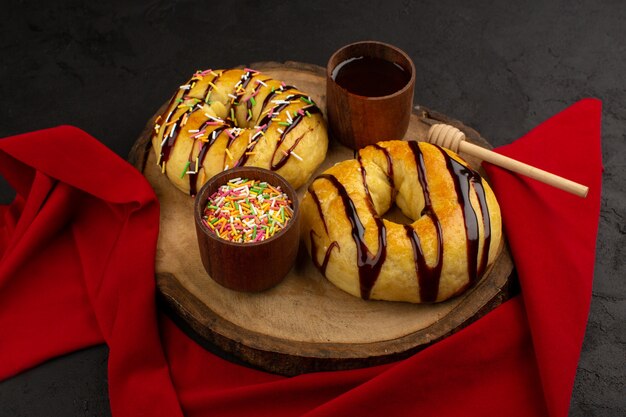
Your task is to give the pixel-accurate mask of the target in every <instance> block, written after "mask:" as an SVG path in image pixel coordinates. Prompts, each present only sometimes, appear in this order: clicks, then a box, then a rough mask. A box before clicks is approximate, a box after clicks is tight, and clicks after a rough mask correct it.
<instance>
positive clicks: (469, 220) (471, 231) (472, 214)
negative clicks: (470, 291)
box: [440, 148, 491, 285]
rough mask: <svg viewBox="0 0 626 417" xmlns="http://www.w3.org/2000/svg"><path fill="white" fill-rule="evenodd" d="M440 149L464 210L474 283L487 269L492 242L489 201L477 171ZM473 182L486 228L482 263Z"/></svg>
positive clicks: (469, 272) (469, 259) (468, 252)
mask: <svg viewBox="0 0 626 417" xmlns="http://www.w3.org/2000/svg"><path fill="white" fill-rule="evenodd" d="M440 150H441V153H442V154H443V155H444V157H445V159H446V166H447V168H448V171H449V172H450V175H451V176H452V179H453V180H454V186H455V188H456V194H457V196H458V202H459V205H460V206H461V210H462V211H463V219H464V224H465V235H466V238H467V273H468V275H469V283H470V285H472V284H473V283H475V282H476V280H477V278H478V277H479V276H480V275H482V273H483V271H484V269H485V266H486V263H487V257H488V256H489V243H490V242H491V224H490V220H489V211H488V208H487V202H486V200H485V190H484V188H483V186H482V183H481V178H480V175H478V173H477V172H475V171H473V170H472V169H471V168H468V167H466V166H464V165H462V164H461V163H459V162H458V161H456V160H454V159H453V158H451V157H450V156H449V155H448V154H447V153H446V152H445V151H444V150H443V149H441V148H440ZM472 183H473V184H474V189H475V190H476V194H477V196H478V201H479V203H480V208H481V211H482V214H483V223H484V229H485V244H484V249H483V254H482V257H481V259H480V263H479V262H478V242H479V239H478V238H479V231H480V230H479V228H478V216H477V215H476V211H475V210H474V208H473V207H472V203H471V201H470V190H471V188H472ZM478 184H480V185H479V186H477V185H478Z"/></svg>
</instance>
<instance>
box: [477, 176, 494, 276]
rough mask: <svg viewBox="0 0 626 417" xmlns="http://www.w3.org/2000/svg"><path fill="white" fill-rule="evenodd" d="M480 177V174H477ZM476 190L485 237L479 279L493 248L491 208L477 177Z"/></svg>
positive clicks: (479, 266)
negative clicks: (490, 247) (490, 249)
mask: <svg viewBox="0 0 626 417" xmlns="http://www.w3.org/2000/svg"><path fill="white" fill-rule="evenodd" d="M477 175H478V174H477ZM474 190H475V191H476V195H477V196H478V203H479V204H480V211H481V212H482V217H483V229H484V230H483V235H484V237H485V241H484V242H483V253H482V255H481V256H480V262H479V263H478V272H477V274H478V277H480V276H481V275H482V274H483V273H484V272H485V269H486V268H487V261H488V260H489V246H491V218H490V217H489V207H488V206H487V199H486V197H485V187H483V183H482V180H481V179H480V177H477V178H476V180H475V181H474Z"/></svg>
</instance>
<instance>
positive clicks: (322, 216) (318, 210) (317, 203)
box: [307, 186, 328, 234]
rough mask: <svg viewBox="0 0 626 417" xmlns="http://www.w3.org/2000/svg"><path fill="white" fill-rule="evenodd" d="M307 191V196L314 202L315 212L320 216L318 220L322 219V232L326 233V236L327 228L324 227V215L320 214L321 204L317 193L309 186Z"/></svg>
mask: <svg viewBox="0 0 626 417" xmlns="http://www.w3.org/2000/svg"><path fill="white" fill-rule="evenodd" d="M307 191H308V192H309V194H310V195H311V198H312V199H313V201H314V202H315V205H316V206H317V212H318V214H319V215H320V219H322V223H323V224H324V230H325V231H326V234H328V226H327V225H326V219H325V218H324V213H323V212H322V203H321V202H320V199H319V197H318V196H317V193H316V192H315V190H313V187H311V186H309V188H308V190H307Z"/></svg>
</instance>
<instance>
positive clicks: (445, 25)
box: [0, 0, 626, 417]
mask: <svg viewBox="0 0 626 417" xmlns="http://www.w3.org/2000/svg"><path fill="white" fill-rule="evenodd" d="M52 3H53V2H50V4H52ZM54 3H55V5H54V6H38V5H32V4H30V3H29V2H18V1H15V2H10V4H7V5H5V7H4V8H3V14H4V15H3V16H2V19H0V54H1V59H0V80H1V81H0V137H3V136H7V135H11V134H16V133H21V132H26V131H32V130H35V129H40V128H45V127H50V126H54V125H58V124H65V123H69V124H74V125H76V126H78V127H81V128H83V129H85V130H86V131H88V132H89V133H91V134H92V135H94V136H95V137H97V138H99V139H100V140H101V141H102V142H104V143H105V144H106V145H107V146H109V147H110V148H111V149H113V150H114V151H115V152H116V153H118V154H119V155H121V156H122V157H126V155H127V153H128V151H129V150H130V147H131V145H132V143H133V141H134V140H135V138H136V137H137V136H138V134H139V133H140V132H141V130H142V128H143V126H144V124H145V122H146V120H147V119H148V118H149V117H150V116H151V115H152V114H153V113H154V111H155V110H156V109H157V107H159V105H160V104H161V103H163V102H164V101H165V100H166V98H168V97H169V95H170V94H171V92H172V91H173V90H172V89H173V88H175V86H177V85H179V84H180V82H181V81H182V80H185V79H186V77H187V76H188V75H189V74H190V73H191V72H192V71H194V70H195V69H198V68H205V67H214V68H215V67H229V66H234V65H238V64H243V63H247V62H255V61H267V60H274V61H284V60H294V61H303V62H310V63H314V64H318V65H324V64H325V62H326V60H327V59H328V57H329V56H330V54H331V53H332V52H333V51H334V50H335V49H337V48H338V47H340V46H342V45H344V44H346V43H349V42H352V41H356V40H362V39H376V40H381V41H385V42H389V43H392V44H395V45H397V46H399V47H401V48H402V49H404V50H405V51H406V52H407V53H408V54H409V55H410V56H411V57H412V58H413V59H414V61H415V64H416V67H417V70H418V74H417V82H416V94H415V101H416V103H420V104H423V105H425V106H427V107H430V108H432V109H436V110H438V111H440V112H443V113H445V114H448V115H450V116H452V117H455V118H457V119H460V120H462V121H464V122H465V123H466V124H468V125H470V126H472V127H474V128H476V129H477V130H478V131H480V132H481V133H482V134H483V136H484V137H486V138H488V139H489V140H490V141H491V143H492V144H494V145H496V146H497V145H502V144H506V143H509V142H510V141H512V140H513V139H515V138H516V137H518V136H520V135H522V134H524V133H525V132H526V131H528V130H529V129H531V128H532V127H534V126H535V125H537V124H539V123H540V122H542V121H543V120H545V119H547V118H548V117H550V116H551V115H553V114H554V113H556V112H558V111H560V110H562V109H564V108H565V107H567V106H568V105H569V104H572V103H573V102H575V101H576V100H578V99H580V98H582V97H589V96H592V97H598V98H600V99H602V100H603V102H604V110H603V111H604V113H603V126H602V129H603V158H604V165H605V173H604V184H603V197H602V212H601V219H600V230H599V236H598V251H597V262H596V271H595V280H594V285H593V300H592V304H591V313H590V317H589V325H588V328H587V333H586V338H585V343H584V346H583V352H582V355H581V359H580V365H579V368H578V374H577V377H576V384H575V387H574V393H573V397H572V403H571V409H570V416H618V415H624V414H625V413H626V395H624V394H625V392H626V386H625V384H626V363H625V362H626V282H625V281H624V278H623V275H624V272H626V268H625V267H624V262H625V261H624V259H625V258H626V253H625V250H626V249H625V248H626V197H625V194H626V193H625V188H626V181H625V178H626V162H624V156H625V155H626V152H625V151H626V137H625V133H624V132H625V128H626V123H625V120H626V105H625V103H626V84H625V83H624V80H623V76H624V74H626V5H624V4H623V2H621V1H612V2H598V1H565V0H563V1H554V2H545V1H533V2H518V1H508V2H496V1H474V2H466V1H449V2H445V4H444V2H440V1H423V2H419V3H417V2H415V3H414V2H409V1H402V2H401V1H391V0H387V1H384V2H380V3H377V4H376V7H374V6H373V5H372V6H371V7H365V5H364V4H362V3H361V2H358V1H356V0H352V1H333V2H323V3H322V2H298V3H295V2H288V1H283V2H279V3H276V4H270V3H269V2H258V1H257V2H253V1H245V2H241V1H227V2H221V3H219V6H217V5H216V4H217V3H210V5H209V3H206V4H205V5H203V6H202V5H200V4H197V3H192V2H183V1H172V0H164V1H149V2H145V3H144V4H142V5H130V4H126V2H123V1H116V2H111V3H114V4H113V5H111V4H110V3H109V2H94V3H93V4H91V3H87V2H83V1H62V2H61V1H59V2H54ZM115 3H116V4H115ZM368 5H369V4H368ZM209 10H212V12H211V11H209ZM268 15H270V16H271V17H269V18H267V17H266V18H263V16H268ZM268 20H269V21H270V22H271V24H270V25H265V24H263V23H264V22H265V21H268ZM11 195H12V193H11V191H10V190H9V189H8V188H7V187H6V185H4V184H3V183H2V184H0V202H3V203H7V202H8V201H10V198H11ZM1 331H2V330H1V329H0V336H4V335H2V333H1ZM106 358H107V350H106V348H105V347H96V348H92V349H88V350H85V351H81V352H77V353H74V354H71V355H68V356H66V357H63V358H58V359H55V360H53V361H51V362H49V363H46V364H44V365H42V366H40V367H38V368H35V369H33V370H31V371H28V372H25V373H23V374H21V375H19V376H17V377H15V378H12V379H10V380H8V381H5V382H2V383H0V416H2V417H5V416H7V417H9V416H11V417H12V416H50V415H55V416H105V415H109V414H110V412H109V409H108V400H107V387H106ZM0 360H1V358H0Z"/></svg>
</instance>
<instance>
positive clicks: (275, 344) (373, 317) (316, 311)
mask: <svg viewBox="0 0 626 417" xmlns="http://www.w3.org/2000/svg"><path fill="white" fill-rule="evenodd" d="M250 66H251V67H252V68H255V69H257V70H260V71H262V72H264V73H266V74H267V75H269V76H271V77H273V78H275V79H278V80H282V81H285V82H286V83H288V84H291V85H296V86H298V88H299V89H301V90H303V91H305V92H307V93H309V94H310V95H311V97H312V98H313V99H314V100H315V102H316V103H317V104H318V106H319V107H320V108H321V109H322V111H325V108H326V97H325V75H324V74H325V73H324V69H323V68H321V67H318V66H313V65H308V64H302V63H296V62H287V63H284V64H281V63H273V62H264V63H257V64H251V65H250ZM164 106H165V105H164ZM161 110H162V109H161ZM161 110H159V111H158V112H157V114H160V112H161ZM428 119H435V120H440V121H443V122H445V123H449V124H452V125H454V126H456V127H457V128H459V129H461V130H462V131H463V132H464V133H465V134H466V135H467V137H468V140H470V141H471V142H473V143H476V144H478V145H481V146H484V147H490V146H489V144H488V142H487V141H485V140H484V139H483V138H481V137H480V135H479V134H478V133H477V132H476V131H475V130H473V129H471V128H468V127H467V126H465V125H463V124H462V123H461V122H458V121H455V120H453V119H450V118H449V117H446V116H444V115H442V114H439V113H437V112H434V111H431V110H428V109H426V108H422V107H416V108H415V110H414V112H413V115H412V116H411V121H410V125H409V129H408V132H407V134H406V136H405V139H418V140H420V139H423V138H424V137H425V135H426V132H427V131H428V128H429V124H428V123H427V121H428ZM152 127H153V120H150V121H149V122H148V124H147V125H146V128H145V130H144V131H143V133H142V134H141V136H140V137H139V138H138V140H137V142H136V143H135V145H134V147H133V149H132V151H131V153H130V156H129V159H130V161H131V163H132V164H134V165H135V166H136V167H137V168H138V169H139V170H140V171H141V172H142V173H143V174H144V175H145V177H146V178H147V179H148V181H149V182H150V184H151V185H152V187H153V188H154V190H155V192H156V194H157V196H158V199H159V201H160V204H161V221H160V231H159V239H158V243H157V255H156V283H157V290H158V294H159V296H160V298H161V300H163V301H164V305H165V307H166V308H167V310H168V311H169V312H170V313H171V314H172V315H173V316H174V318H175V319H176V320H177V321H178V322H179V323H181V324H183V325H184V326H183V327H185V328H187V329H188V330H191V331H192V333H195V334H194V336H195V337H196V340H199V341H200V342H201V344H203V345H205V346H206V347H208V348H209V349H211V350H213V351H215V348H216V347H217V348H218V351H222V352H225V353H226V356H227V357H230V358H235V359H236V360H240V361H242V362H243V363H246V364H250V365H252V366H255V367H258V368H261V369H263V370H267V371H270V372H275V373H279V374H282V375H297V374H301V373H306V372H314V371H325V370H339V369H351V368H357V367H364V366H370V365H377V364H382V363H388V362H391V361H394V360H399V359H402V358H405V357H408V356H409V355H411V354H413V353H415V352H417V351H418V350H420V349H423V348H424V347H426V346H428V345H430V344H432V343H434V342H436V341H438V340H441V339H443V338H444V337H446V336H448V335H450V334H452V333H454V332H455V331H457V330H459V329H461V328H462V327H464V326H466V325H468V324H469V323H471V322H472V321H474V320H476V319H478V318H479V317H481V316H482V315H484V314H486V313H487V312H489V311H490V310H492V309H493V308H494V307H496V306H498V305H499V304H501V303H502V302H503V301H504V300H506V299H507V298H509V295H510V291H511V283H512V281H513V279H512V278H511V274H512V270H513V263H512V260H511V257H510V254H509V252H508V250H507V248H506V247H502V248H500V252H499V255H498V257H497V259H496V261H495V263H494V265H493V266H492V267H491V268H490V269H489V270H488V271H487V273H486V275H485V276H484V277H483V279H482V280H481V281H480V282H479V283H478V284H477V285H476V286H475V287H473V288H471V289H470V290H468V291H467V292H465V293H464V294H462V295H461V296H459V297H456V298H454V299H451V300H448V301H446V302H443V303H438V304H425V305H414V304H408V303H394V302H386V301H364V300H361V299H358V298H355V297H353V296H351V295H348V294H346V293H344V292H343V291H341V290H339V289H338V288H336V287H335V286H334V285H333V284H331V283H330V282H329V281H327V280H326V279H325V278H324V277H323V276H322V275H321V274H320V273H319V272H318V270H317V269H316V268H315V267H314V266H313V263H312V261H311V259H310V257H309V256H308V254H307V253H306V251H305V250H303V246H304V245H301V248H300V253H299V256H298V259H297V262H296V265H295V266H294V268H293V269H292V270H291V272H290V273H289V275H288V276H287V277H286V278H285V280H284V281H283V282H282V283H281V284H280V285H278V286H277V287H275V288H273V289H271V290H268V291H265V292H262V293H257V294H248V293H239V292H235V291H231V290H228V289H226V288H223V287H221V286H220V285H218V284H216V283H215V282H214V281H213V280H211V279H210V277H209V276H208V275H207V273H206V272H205V270H204V268H203V267H202V263H201V261H200V256H199V252H198V246H197V240H196V235H195V228H194V223H193V198H191V197H189V196H188V195H185V194H184V193H182V192H181V191H179V190H178V189H176V188H175V187H174V186H173V185H172V184H170V183H169V181H168V180H167V178H166V177H165V176H164V175H162V174H161V173H160V170H159V169H158V167H157V165H156V159H155V157H154V153H153V152H152V150H151V144H150V140H149V139H150V134H151V131H152ZM462 156H463V157H465V158H466V160H467V161H468V162H469V163H470V164H471V165H472V166H473V167H474V168H475V169H478V170H479V171H480V172H481V174H483V175H484V171H482V169H481V168H480V164H479V161H476V160H473V159H472V158H470V157H468V156H467V155H462ZM352 157H353V151H352V150H350V149H348V148H345V147H343V146H341V145H340V144H338V143H337V142H336V141H333V140H332V138H331V143H330V146H329V150H328V154H327V158H326V161H325V162H324V163H323V164H322V166H320V167H319V169H318V172H317V173H316V175H317V174H319V173H321V172H322V171H324V170H325V169H327V168H328V167H330V166H332V165H333V164H335V163H336V162H339V161H342V160H344V159H350V158H352ZM306 188H307V187H301V188H300V190H299V195H300V197H302V196H303V194H304V191H305V190H306ZM385 217H386V218H389V219H390V220H394V219H396V220H399V217H401V214H399V211H395V212H394V213H390V214H388V215H386V216H385ZM276 256H280V254H276ZM268 262H271V259H270V260H268Z"/></svg>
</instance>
